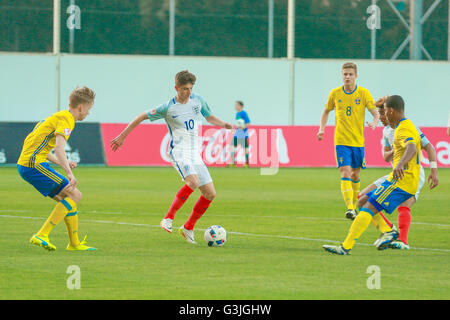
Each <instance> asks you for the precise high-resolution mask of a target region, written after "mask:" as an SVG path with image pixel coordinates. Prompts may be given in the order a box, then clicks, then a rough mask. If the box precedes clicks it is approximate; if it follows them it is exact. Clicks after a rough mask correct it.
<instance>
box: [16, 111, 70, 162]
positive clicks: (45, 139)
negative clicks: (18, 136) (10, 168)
mask: <svg viewBox="0 0 450 320" xmlns="http://www.w3.org/2000/svg"><path fill="white" fill-rule="evenodd" d="M74 127H75V119H74V117H73V115H72V114H71V113H70V112H69V111H68V110H64V111H59V112H56V113H54V114H53V115H51V116H50V117H48V118H47V119H45V120H43V121H41V122H39V123H38V124H37V125H36V126H35V127H34V129H33V131H32V132H30V134H28V136H27V137H26V138H25V142H24V144H23V148H22V153H21V154H20V157H19V160H18V161H17V164H20V165H21V166H24V167H34V165H35V164H39V163H41V162H46V161H47V155H48V154H49V152H50V151H52V149H53V148H54V147H55V142H56V135H57V134H59V135H62V136H64V138H65V139H66V141H67V140H68V139H69V137H70V134H71V133H72V130H73V128H74Z"/></svg>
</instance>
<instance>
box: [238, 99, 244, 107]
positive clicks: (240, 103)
mask: <svg viewBox="0 0 450 320" xmlns="http://www.w3.org/2000/svg"><path fill="white" fill-rule="evenodd" d="M236 103H237V104H239V105H241V107H243V106H244V103H243V102H242V101H241V100H238V101H236Z"/></svg>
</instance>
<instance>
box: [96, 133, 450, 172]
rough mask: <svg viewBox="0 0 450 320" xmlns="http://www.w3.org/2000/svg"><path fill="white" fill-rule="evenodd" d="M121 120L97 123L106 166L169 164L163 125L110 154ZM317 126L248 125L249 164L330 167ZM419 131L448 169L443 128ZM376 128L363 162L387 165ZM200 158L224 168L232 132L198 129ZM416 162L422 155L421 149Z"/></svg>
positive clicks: (327, 139)
mask: <svg viewBox="0 0 450 320" xmlns="http://www.w3.org/2000/svg"><path fill="white" fill-rule="evenodd" d="M125 127H126V124H102V125H101V128H102V134H103V143H104V147H105V154H106V159H107V160H106V161H107V165H109V166H170V165H171V162H170V159H169V157H168V155H167V150H168V147H169V143H170V134H169V132H168V130H167V127H166V126H165V125H163V124H141V125H139V126H138V127H137V128H136V129H135V130H134V131H133V132H132V133H131V134H130V135H129V136H128V137H127V140H126V141H125V143H124V145H123V146H122V148H121V149H120V150H118V151H116V152H113V151H112V150H111V147H110V141H111V140H112V139H113V138H114V137H116V136H117V135H118V134H119V133H120V132H121V131H122V130H123V129H124V128H125ZM317 130H318V127H317V126H252V127H251V128H249V152H250V158H249V159H250V160H249V162H250V166H255V167H334V166H336V160H335V152H334V143H333V136H334V127H333V126H328V127H327V128H326V130H325V136H324V139H323V140H322V141H318V140H317V138H316V134H317ZM421 130H422V132H423V133H424V134H425V135H426V136H427V138H428V139H429V140H430V142H431V143H432V144H433V145H434V147H435V149H436V153H437V161H438V166H439V167H447V168H450V137H448V136H447V134H446V128H444V127H422V128H421ZM382 131H383V128H382V127H378V128H377V129H376V130H371V129H370V128H366V129H365V140H366V147H365V153H366V165H367V166H368V167H389V166H390V164H389V163H386V162H385V161H384V159H383V157H382ZM201 132H202V133H201V136H202V139H201V141H199V143H201V150H202V158H203V161H204V162H205V164H206V165H207V166H226V165H228V164H229V163H231V150H232V148H231V146H232V142H233V132H232V131H231V130H225V129H221V128H217V127H213V126H203V127H202V130H201ZM235 153H236V154H235V157H236V163H237V164H239V163H244V159H245V152H244V149H243V148H242V147H241V146H240V145H239V146H238V147H237V149H236V150H235ZM422 164H423V165H424V166H425V167H427V165H428V157H427V155H426V153H425V152H424V151H422Z"/></svg>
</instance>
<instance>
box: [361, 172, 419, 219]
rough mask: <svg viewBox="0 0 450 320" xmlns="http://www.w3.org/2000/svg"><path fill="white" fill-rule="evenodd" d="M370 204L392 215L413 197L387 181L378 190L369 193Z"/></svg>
mask: <svg viewBox="0 0 450 320" xmlns="http://www.w3.org/2000/svg"><path fill="white" fill-rule="evenodd" d="M367 196H368V197H369V200H368V201H369V203H371V204H372V205H373V206H374V207H375V208H376V209H377V210H378V211H381V210H384V211H386V212H387V213H389V214H391V213H392V212H394V210H395V209H397V207H398V206H399V205H401V204H402V203H403V202H405V201H406V200H408V199H409V198H411V197H414V195H413V194H410V193H408V192H406V191H403V190H402V189H400V188H397V187H396V186H395V184H393V183H392V182H390V181H388V180H385V181H384V182H383V183H382V184H381V186H379V187H378V188H377V189H375V190H372V191H370V192H369V193H367Z"/></svg>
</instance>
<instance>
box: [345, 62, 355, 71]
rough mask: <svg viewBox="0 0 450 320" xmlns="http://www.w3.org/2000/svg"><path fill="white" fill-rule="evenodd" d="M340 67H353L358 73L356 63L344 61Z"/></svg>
mask: <svg viewBox="0 0 450 320" xmlns="http://www.w3.org/2000/svg"><path fill="white" fill-rule="evenodd" d="M342 69H354V70H355V73H358V70H357V69H358V68H357V67H356V64H354V63H353V62H346V63H344V65H343V66H342Z"/></svg>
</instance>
